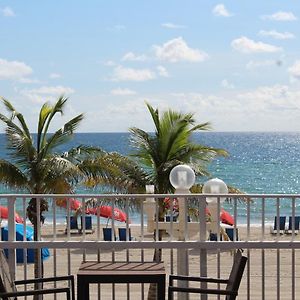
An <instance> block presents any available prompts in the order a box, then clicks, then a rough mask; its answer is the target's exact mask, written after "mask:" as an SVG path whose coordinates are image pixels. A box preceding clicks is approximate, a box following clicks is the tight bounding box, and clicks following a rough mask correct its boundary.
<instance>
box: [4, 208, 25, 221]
mask: <svg viewBox="0 0 300 300" xmlns="http://www.w3.org/2000/svg"><path fill="white" fill-rule="evenodd" d="M0 217H1V218H2V219H8V208H7V207H6V206H0ZM15 221H16V222H17V223H24V220H23V218H22V217H20V216H19V214H18V213H17V212H15Z"/></svg>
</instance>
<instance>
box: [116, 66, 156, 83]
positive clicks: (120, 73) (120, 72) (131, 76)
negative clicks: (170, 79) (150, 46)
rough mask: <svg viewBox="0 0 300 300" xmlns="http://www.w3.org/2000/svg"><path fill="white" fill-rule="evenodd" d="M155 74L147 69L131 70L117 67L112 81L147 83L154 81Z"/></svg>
mask: <svg viewBox="0 0 300 300" xmlns="http://www.w3.org/2000/svg"><path fill="white" fill-rule="evenodd" d="M155 77H156V76H155V73H154V72H153V71H151V70H149V69H133V68H124V67H123V66H118V67H116V68H115V69H114V72H113V76H112V80H113V81H147V80H152V79H154V78H155Z"/></svg>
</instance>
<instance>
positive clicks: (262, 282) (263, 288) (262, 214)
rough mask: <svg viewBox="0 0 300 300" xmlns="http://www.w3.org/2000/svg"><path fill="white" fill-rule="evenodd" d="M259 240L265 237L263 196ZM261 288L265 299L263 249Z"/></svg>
mask: <svg viewBox="0 0 300 300" xmlns="http://www.w3.org/2000/svg"><path fill="white" fill-rule="evenodd" d="M261 205H262V208H261V227H262V228H261V229H262V231H261V233H262V234H261V241H263V240H264V239H265V198H264V197H263V198H262V201H261ZM261 273H262V276H261V285H262V287H261V290H262V300H264V299H265V249H261Z"/></svg>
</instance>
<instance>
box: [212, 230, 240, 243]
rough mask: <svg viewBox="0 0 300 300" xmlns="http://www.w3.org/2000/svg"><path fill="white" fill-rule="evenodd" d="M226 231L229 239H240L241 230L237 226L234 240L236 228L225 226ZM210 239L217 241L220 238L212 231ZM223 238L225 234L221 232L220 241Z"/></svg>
mask: <svg viewBox="0 0 300 300" xmlns="http://www.w3.org/2000/svg"><path fill="white" fill-rule="evenodd" d="M225 233H226V234H227V236H228V238H229V240H231V241H238V240H239V230H238V228H236V230H235V240H234V228H229V227H228V228H227V227H226V228H225ZM209 240H210V241H217V240H218V236H217V234H216V233H210V234H209ZM222 240H223V235H222V234H221V233H220V241H222Z"/></svg>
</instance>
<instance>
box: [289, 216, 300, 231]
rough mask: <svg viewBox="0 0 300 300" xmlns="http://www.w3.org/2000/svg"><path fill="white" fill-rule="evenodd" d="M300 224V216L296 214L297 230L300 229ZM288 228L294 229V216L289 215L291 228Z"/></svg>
mask: <svg viewBox="0 0 300 300" xmlns="http://www.w3.org/2000/svg"><path fill="white" fill-rule="evenodd" d="M299 224H300V216H295V230H298V231H299ZM288 230H290V231H292V230H293V217H291V216H290V217H289V228H288Z"/></svg>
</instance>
